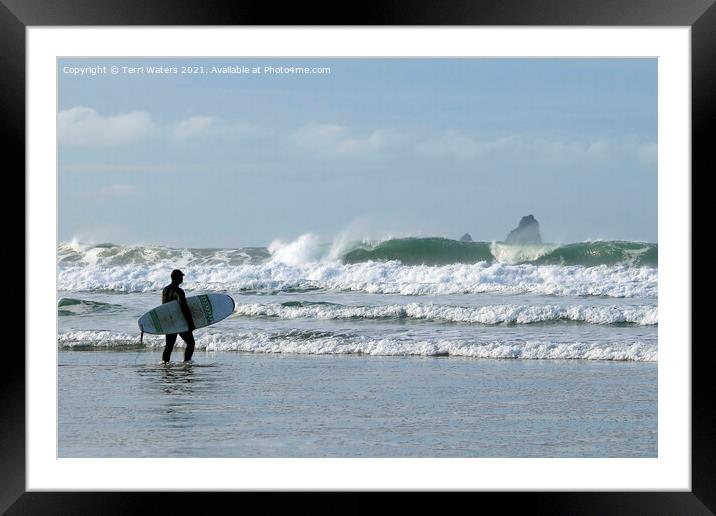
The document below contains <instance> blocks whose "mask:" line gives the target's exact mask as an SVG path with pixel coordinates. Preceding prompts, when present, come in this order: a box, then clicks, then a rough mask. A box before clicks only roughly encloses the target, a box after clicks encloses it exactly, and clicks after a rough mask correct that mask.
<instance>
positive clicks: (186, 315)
mask: <svg viewBox="0 0 716 516" xmlns="http://www.w3.org/2000/svg"><path fill="white" fill-rule="evenodd" d="M177 294H178V295H179V306H180V307H181V313H182V314H184V318H185V319H186V322H188V323H189V331H194V330H195V329H196V326H195V325H194V319H193V318H192V316H191V310H189V305H188V304H187V302H186V295H185V294H184V291H183V290H181V289H177Z"/></svg>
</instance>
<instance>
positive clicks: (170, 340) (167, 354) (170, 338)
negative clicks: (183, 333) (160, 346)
mask: <svg viewBox="0 0 716 516" xmlns="http://www.w3.org/2000/svg"><path fill="white" fill-rule="evenodd" d="M176 341H177V334H176V333H168V334H167V343H166V345H165V346H164V353H162V361H163V362H169V359H170V358H171V356H172V349H174V343H175V342H176Z"/></svg>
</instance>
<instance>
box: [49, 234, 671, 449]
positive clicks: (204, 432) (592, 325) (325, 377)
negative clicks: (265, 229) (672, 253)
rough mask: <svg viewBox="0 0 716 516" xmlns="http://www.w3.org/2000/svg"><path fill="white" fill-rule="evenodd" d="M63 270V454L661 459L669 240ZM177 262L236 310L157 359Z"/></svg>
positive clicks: (443, 246)
mask: <svg viewBox="0 0 716 516" xmlns="http://www.w3.org/2000/svg"><path fill="white" fill-rule="evenodd" d="M57 260H58V264H57V265H58V269H57V284H58V303H57V305H58V339H57V349H58V364H59V366H60V367H59V369H58V376H59V400H58V408H59V422H58V425H59V454H60V456H61V457H87V456H92V457H186V456H197V457H656V456H657V410H656V408H657V364H658V338H657V333H658V296H657V292H658V281H657V280H658V245H657V244H654V243H645V242H623V241H593V242H579V243H571V244H563V245H557V244H543V245H521V246H517V245H506V244H502V243H497V242H461V241H456V240H450V239H445V238H396V239H389V240H384V241H378V242H370V241H360V242H355V241H340V242H333V243H324V242H321V240H320V239H319V238H318V237H315V236H313V235H304V236H302V237H300V238H298V239H297V240H295V241H293V242H288V243H282V242H278V241H276V242H274V243H272V244H271V245H269V246H268V247H250V248H237V249H231V248H226V249H192V248H170V247H162V246H129V245H115V244H109V243H107V244H82V243H79V242H76V241H73V242H64V243H60V244H59V245H58V247H57ZM175 268H179V269H181V270H182V271H183V272H184V273H185V278H184V283H183V284H182V288H184V289H185V291H186V293H187V295H195V294H199V293H204V292H219V293H225V294H228V295H231V296H232V297H233V298H234V300H235V302H236V309H235V312H234V313H233V314H232V315H231V316H230V317H229V318H228V319H225V320H224V321H222V322H220V323H218V324H215V325H213V326H210V327H207V328H202V329H199V330H196V331H195V333H194V335H195V338H196V351H195V353H194V357H193V359H194V360H193V363H192V364H190V365H184V364H182V363H181V361H182V359H183V346H184V344H183V342H182V341H181V339H178V341H177V346H176V347H175V351H174V354H173V356H172V361H173V362H172V364H170V365H169V366H161V365H160V364H159V362H160V361H161V352H162V349H163V347H164V337H163V336H157V335H146V334H145V335H144V340H143V342H142V343H140V340H139V328H138V326H137V319H138V318H139V317H140V316H141V315H142V314H143V313H144V312H146V311H147V310H149V309H151V308H153V307H154V306H156V305H158V304H160V302H161V299H160V294H161V289H162V288H163V287H164V286H165V285H167V284H168V283H169V273H170V272H171V270H172V269H175ZM88 436H89V437H91V439H90V438H88Z"/></svg>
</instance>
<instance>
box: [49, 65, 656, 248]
mask: <svg viewBox="0 0 716 516" xmlns="http://www.w3.org/2000/svg"><path fill="white" fill-rule="evenodd" d="M113 66H114V67H116V68H114V69H113V68H112V67H113ZM159 67H161V70H162V72H163V73H156V69H157V68H159ZM228 67H233V68H228ZM281 67H283V68H281ZM298 67H301V68H305V69H307V71H310V72H313V73H305V71H303V72H302V73H299V71H298V69H297V68H298ZM115 71H116V73H114V72H115ZM58 77H59V81H58V117H57V128H58V231H59V239H60V241H63V242H66V241H70V240H72V239H77V240H79V241H80V242H85V243H99V242H112V243H115V244H143V245H166V246H174V247H245V246H265V245H268V244H269V243H270V242H272V241H274V240H277V239H280V240H283V241H291V240H294V239H296V238H297V237H299V236H300V235H302V234H306V233H311V234H315V235H318V236H319V237H320V238H321V239H322V240H324V241H326V242H329V241H331V240H334V239H336V238H352V239H361V238H374V239H375V238H387V237H399V236H442V237H447V238H460V236H462V235H463V234H464V233H466V232H467V233H470V234H471V236H472V238H473V239H474V240H482V241H492V240H498V241H499V240H503V239H504V238H505V237H506V235H507V234H508V233H509V232H510V230H512V229H514V228H515V227H516V226H517V224H518V222H519V220H520V218H521V217H522V216H524V215H528V214H532V215H534V216H535V218H536V219H537V220H538V221H539V223H540V231H541V234H542V239H543V241H545V242H553V243H567V242H577V241H584V240H590V239H609V240H642V241H650V242H657V216H658V206H657V61H656V59H593V58H592V59H484V58H481V59H472V58H469V59H465V58H460V59H446V58H438V59H423V58H413V59H398V58H360V59H356V58H346V59H318V58H315V59H303V58H301V59H294V58H260V59H258V58H257V59H245V58H241V59H238V58H237V59H234V58H220V59H202V58H186V59H165V58H143V59H130V58H126V59H125V58H103V59H84V58H82V59H81V58H71V59H69V58H67V59H59V60H58Z"/></svg>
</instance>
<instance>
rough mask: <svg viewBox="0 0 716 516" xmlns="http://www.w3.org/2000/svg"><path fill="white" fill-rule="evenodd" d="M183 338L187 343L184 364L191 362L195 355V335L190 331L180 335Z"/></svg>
mask: <svg viewBox="0 0 716 516" xmlns="http://www.w3.org/2000/svg"><path fill="white" fill-rule="evenodd" d="M179 335H181V338H182V340H183V341H184V342H186V350H185V351H184V362H188V361H189V360H191V356H192V355H193V354H194V334H193V333H192V332H190V331H185V332H184V333H180V334H179Z"/></svg>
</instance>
